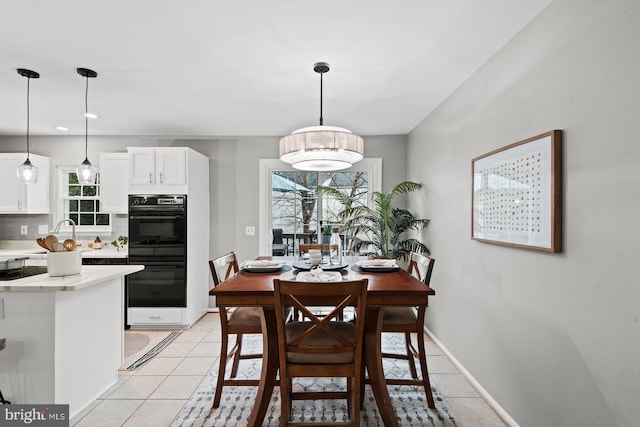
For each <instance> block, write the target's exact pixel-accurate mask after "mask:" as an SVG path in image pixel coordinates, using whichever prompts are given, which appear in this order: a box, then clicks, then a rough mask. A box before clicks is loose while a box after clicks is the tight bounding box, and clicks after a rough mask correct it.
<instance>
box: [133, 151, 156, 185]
mask: <svg viewBox="0 0 640 427" xmlns="http://www.w3.org/2000/svg"><path fill="white" fill-rule="evenodd" d="M156 182H157V181H156V150H155V148H129V184H131V185H152V184H156Z"/></svg>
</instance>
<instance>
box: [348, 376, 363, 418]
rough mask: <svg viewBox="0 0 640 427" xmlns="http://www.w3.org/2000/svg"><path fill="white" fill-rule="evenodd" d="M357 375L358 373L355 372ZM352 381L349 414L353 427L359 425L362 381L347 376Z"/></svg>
mask: <svg viewBox="0 0 640 427" xmlns="http://www.w3.org/2000/svg"><path fill="white" fill-rule="evenodd" d="M356 375H358V374H356ZM349 380H350V381H351V382H353V384H354V385H353V387H352V392H351V395H350V396H349V403H350V404H351V405H350V410H349V416H350V417H351V421H352V422H353V425H354V426H355V427H358V426H360V405H359V403H360V402H359V400H360V396H364V393H362V390H364V382H361V381H358V380H357V378H355V377H354V378H349Z"/></svg>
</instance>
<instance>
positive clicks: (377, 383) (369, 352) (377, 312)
mask: <svg viewBox="0 0 640 427" xmlns="http://www.w3.org/2000/svg"><path fill="white" fill-rule="evenodd" d="M364 327H365V331H364V332H365V339H364V342H365V344H364V346H365V361H366V364H367V373H368V374H369V383H370V385H371V389H372V390H373V395H374V397H375V398H376V404H377V405H378V411H380V416H381V417H382V421H383V422H384V425H385V426H386V427H389V426H398V419H397V418H396V414H395V411H394V410H393V406H391V399H390V398H389V390H387V383H386V381H385V379H384V370H383V369H382V339H381V333H380V331H381V329H382V308H380V307H371V308H368V309H367V321H366V322H365V326H364Z"/></svg>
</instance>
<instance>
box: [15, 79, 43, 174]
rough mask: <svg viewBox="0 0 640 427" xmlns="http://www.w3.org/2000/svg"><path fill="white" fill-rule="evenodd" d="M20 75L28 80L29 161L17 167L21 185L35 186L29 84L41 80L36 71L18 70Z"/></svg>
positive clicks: (35, 172)
mask: <svg viewBox="0 0 640 427" xmlns="http://www.w3.org/2000/svg"><path fill="white" fill-rule="evenodd" d="M17 71H18V74H20V75H21V76H23V77H26V78H27V160H25V161H24V163H23V164H21V165H19V166H18V167H17V170H16V172H17V173H18V182H20V183H21V184H35V183H36V182H37V181H38V168H37V167H36V166H34V165H33V164H32V163H31V160H29V82H30V81H31V79H38V78H40V74H38V73H36V72H35V71H31V70H27V69H24V68H18V70H17Z"/></svg>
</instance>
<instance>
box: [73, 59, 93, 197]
mask: <svg viewBox="0 0 640 427" xmlns="http://www.w3.org/2000/svg"><path fill="white" fill-rule="evenodd" d="M76 71H77V72H78V74H80V75H81V76H82V77H84V78H85V79H86V89H85V94H84V129H85V130H84V161H83V162H82V163H81V164H80V166H78V169H77V174H78V182H79V183H80V184H89V185H91V184H95V182H96V172H97V168H96V167H95V166H93V165H92V164H91V162H90V161H89V157H88V156H87V149H88V146H89V117H88V114H89V102H88V99H89V78H90V77H91V78H94V77H98V73H96V72H95V71H93V70H89V69H88V68H78V69H76Z"/></svg>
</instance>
